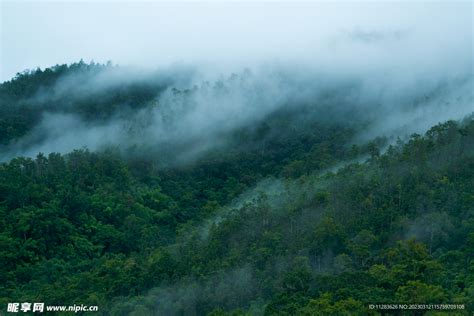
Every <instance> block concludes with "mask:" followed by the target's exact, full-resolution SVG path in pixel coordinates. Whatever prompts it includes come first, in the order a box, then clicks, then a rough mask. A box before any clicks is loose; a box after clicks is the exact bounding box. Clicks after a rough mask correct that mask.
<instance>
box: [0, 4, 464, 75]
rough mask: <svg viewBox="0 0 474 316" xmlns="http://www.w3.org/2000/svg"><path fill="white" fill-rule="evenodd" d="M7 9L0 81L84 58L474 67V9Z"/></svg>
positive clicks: (342, 6)
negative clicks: (383, 62)
mask: <svg viewBox="0 0 474 316" xmlns="http://www.w3.org/2000/svg"><path fill="white" fill-rule="evenodd" d="M0 1H2V4H1V49H0V53H1V63H0V81H4V80H8V79H10V78H11V77H12V76H14V75H15V73H16V72H19V71H23V70H24V69H27V68H28V69H34V68H36V67H38V66H39V67H42V68H44V67H47V66H51V65H54V64H57V63H71V62H74V61H78V60H79V59H81V58H83V59H84V60H85V61H86V62H88V61H90V60H95V61H96V62H105V61H107V60H112V61H113V62H114V63H119V64H132V65H139V66H162V65H169V64H171V63H175V62H178V63H185V64H196V63H197V64H206V65H213V66H215V67H217V68H219V67H224V68H225V67H230V68H232V67H240V66H242V65H247V64H252V63H255V62H262V61H265V62H268V61H288V60H289V61H298V62H302V63H305V62H308V61H309V62H311V61H314V60H318V61H319V62H321V63H341V64H345V63H347V64H350V65H351V66H361V67H366V66H370V65H371V64H373V65H379V64H380V63H379V62H380V61H381V60H386V59H387V58H388V59H390V60H392V64H391V65H392V67H398V65H399V64H397V63H396V62H393V60H395V61H397V60H399V61H403V64H404V65H405V66H407V67H410V65H411V64H412V63H413V64H418V63H427V64H426V65H427V66H428V67H430V63H432V64H433V65H436V64H439V63H440V62H439V61H440V58H441V59H444V60H446V59H449V60H451V61H452V63H454V64H456V63H457V62H459V60H463V61H464V62H465V61H466V60H467V59H470V60H471V61H472V52H473V46H472V45H473V44H472V42H473V24H472V23H473V5H472V1H464V2H454V1H449V2H448V1H445V2H439V1H438V2H428V1H422V2H415V3H414V2H407V1H398V2H378V3H377V2H361V1H346V2H338V1H331V2H329V1H326V2H323V1H319V2H299V3H295V2H279V3H274V2H269V1H264V2H259V3H250V2H225V3H223V2H219V3H218V2H216V1H214V2H198V1H192V2H176V1H174V2H162V1H141V2H131V1H129V2H124V1H121V2H117V1H98V2H97V1H95V2H92V1H90V2H88V1H81V2H77V1H75V2H73V1H52V2H44V1H28V2H27V1H22V0H15V1H9V0H0ZM381 44H382V45H381ZM469 56H471V57H469ZM458 66H459V67H466V64H465V63H464V64H462V65H458Z"/></svg>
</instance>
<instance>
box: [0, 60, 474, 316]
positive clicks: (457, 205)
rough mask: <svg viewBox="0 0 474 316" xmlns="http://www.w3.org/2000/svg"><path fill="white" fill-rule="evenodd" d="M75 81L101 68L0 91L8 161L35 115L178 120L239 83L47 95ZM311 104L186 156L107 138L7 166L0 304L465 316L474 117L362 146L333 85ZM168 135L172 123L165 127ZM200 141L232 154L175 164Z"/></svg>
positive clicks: (214, 153) (356, 117) (34, 76)
mask: <svg viewBox="0 0 474 316" xmlns="http://www.w3.org/2000/svg"><path fill="white" fill-rule="evenodd" d="M74 67H78V69H82V70H81V71H80V72H79V74H81V73H82V71H86V72H87V71H93V69H96V67H99V68H100V69H102V68H101V67H111V66H100V65H93V66H91V65H85V64H78V65H73V66H65V67H63V66H58V67H56V68H53V69H52V70H51V69H49V70H45V71H37V72H34V73H31V74H24V75H22V76H19V77H18V78H16V79H15V80H13V81H11V82H7V83H4V84H2V85H1V86H0V95H1V96H2V98H1V103H0V111H3V112H2V113H4V115H3V116H2V119H0V120H1V121H0V122H1V126H0V129H1V132H0V135H1V136H0V137H1V143H2V144H3V147H2V150H3V151H4V152H12V151H11V150H10V149H11V146H13V147H15V146H16V147H15V148H17V149H18V148H26V147H27V146H30V145H31V143H32V142H35V141H37V142H42V141H44V140H45V139H48V137H51V135H44V138H41V135H39V136H40V137H39V138H34V137H33V136H31V135H32V131H37V130H36V129H35V128H37V126H38V124H39V125H41V124H42V123H41V121H40V117H39V116H38V115H40V113H41V114H44V113H46V112H47V113H51V112H54V113H56V112H61V113H62V114H64V113H66V114H71V113H72V114H74V115H78V116H79V117H80V119H81V120H82V121H81V122H83V121H84V122H94V124H99V123H96V122H97V121H100V122H109V121H111V120H115V119H116V118H117V117H119V119H123V120H128V116H129V114H130V113H135V112H134V111H144V112H142V113H145V114H147V113H154V111H160V110H161V111H168V110H169V109H172V110H174V108H172V107H171V108H167V107H166V106H164V105H163V104H165V105H166V104H167V103H166V102H164V101H163V100H165V101H166V100H169V98H172V100H174V102H176V103H173V104H178V105H179V106H181V107H182V108H183V109H187V108H189V107H191V108H192V107H193V106H194V107H198V106H199V104H200V103H193V102H194V100H195V99H192V100H191V101H190V100H189V98H188V96H192V98H195V96H196V95H197V96H198V97H202V95H206V94H207V93H209V91H212V93H213V94H212V96H213V98H215V95H216V94H217V95H218V96H219V95H220V94H224V97H225V98H228V96H229V94H227V93H229V92H228V90H229V87H233V85H234V84H235V82H236V81H237V82H239V83H238V84H239V85H245V84H246V81H245V80H243V81H242V80H241V79H239V78H238V77H237V78H235V77H233V78H230V79H229V80H228V81H225V82H224V83H222V85H216V86H215V87H213V88H212V89H211V90H206V89H207V88H202V87H201V88H195V89H194V90H193V89H191V90H186V89H180V90H178V89H173V88H172V86H173V84H174V83H173V80H171V79H166V78H163V77H159V79H157V77H153V76H152V78H155V79H153V80H151V81H150V79H149V77H147V78H146V80H141V81H140V80H139V81H133V82H132V83H128V84H123V81H119V82H121V83H120V84H118V85H115V86H112V87H109V88H107V89H105V90H103V89H101V90H99V91H98V92H97V93H94V94H93V95H92V96H87V98H84V95H83V94H81V95H80V97H77V98H72V97H70V95H68V94H67V93H66V92H67V91H68V90H67V89H66V90H64V91H65V92H64V93H65V94H61V93H59V92H57V91H59V90H58V86H57V85H54V84H51V85H50V86H48V84H49V83H50V82H53V81H54V82H55V80H58V78H62V79H61V80H62V81H61V82H62V83H61V85H64V82H65V81H64V78H67V77H63V75H59V74H60V73H63V72H68V71H72V73H73V74H74V76H77V75H78V74H77V70H71V69H74ZM84 69H88V70H84ZM98 73H100V71H98ZM87 76H89V75H87ZM87 78H89V79H87V80H85V82H86V83H89V82H90V77H87ZM94 78H95V77H94ZM239 80H241V81H239ZM66 82H67V81H66ZM242 82H243V83H242ZM41 85H44V87H43V88H41V89H42V91H46V90H48V89H53V88H51V87H54V89H53V90H54V91H56V92H54V93H53V95H54V97H53V98H52V97H51V93H47V94H44V92H38V91H39V90H38V89H39V86H41ZM356 86H357V85H356ZM48 87H49V88H48ZM245 89H246V90H245V91H249V89H248V88H247V87H245ZM345 89H348V90H350V91H352V90H351V89H356V87H354V86H353V85H352V84H351V85H349V86H347V85H346V86H345ZM33 90H34V91H33ZM170 90H171V92H170ZM29 91H32V92H29ZM202 91H204V92H202ZM216 91H217V92H216ZM76 92H77V91H76ZM41 93H43V95H47V97H44V100H43V101H42V99H41V97H40V96H39V95H40V94H41ZM167 93H168V94H169V95H167ZM162 94H165V95H167V97H166V98H167V99H159V102H158V103H157V102H156V97H157V96H159V95H162ZM25 95H26V96H33V95H35V97H34V98H30V99H28V98H26V99H25V98H24V96H25ZM230 95H231V96H232V97H235V98H237V97H236V96H235V95H234V94H232V93H231V94H230ZM224 97H223V99H224ZM319 97H320V99H319V101H318V102H320V103H321V104H322V106H321V107H319V108H317V109H315V108H314V107H313V106H312V105H311V104H310V103H308V102H300V103H297V104H293V103H291V102H290V101H293V102H297V101H298V99H295V98H286V99H285V100H284V102H282V106H280V107H278V108H272V109H271V110H268V111H267V112H265V115H263V114H262V115H261V117H259V118H258V119H255V120H253V121H250V122H251V123H250V124H247V123H246V124H239V125H236V126H234V127H233V128H232V129H222V128H216V130H213V132H212V134H199V133H197V132H196V134H194V135H193V137H191V138H188V139H186V140H185V141H183V142H175V141H174V140H175V138H161V139H159V140H158V143H159V145H160V146H156V144H154V145H150V144H151V143H150V142H147V143H136V139H139V138H140V137H137V138H132V140H133V141H130V142H128V143H127V144H126V146H125V147H126V149H124V146H120V145H121V144H120V142H119V143H116V142H115V143H114V142H113V143H112V144H111V145H109V146H101V147H100V149H97V150H88V149H81V148H77V149H76V150H73V151H71V152H68V153H45V154H38V155H37V156H36V157H35V158H28V157H16V158H13V159H9V160H8V161H6V162H4V163H2V164H0V304H2V305H3V306H6V303H8V302H12V301H32V300H35V299H37V298H41V300H44V301H45V302H46V303H47V304H51V305H53V304H58V305H62V304H65V302H71V303H74V302H80V303H82V304H87V305H98V306H99V311H100V312H101V313H103V314H104V315H196V314H197V315H206V314H211V315H226V314H232V315H240V314H247V313H248V314H257V315H258V314H265V315H295V314H296V315H318V314H321V315H326V314H336V315H337V314H345V313H354V314H361V315H363V314H366V313H368V309H367V308H368V304H376V303H400V302H403V303H420V304H427V303H433V304H440V303H453V304H455V303H457V304H465V308H466V310H465V311H458V312H459V313H460V314H463V313H464V312H466V313H468V312H467V311H468V310H471V311H472V310H473V309H474V305H473V302H474V209H473V207H474V177H473V173H474V122H473V119H472V115H471V116H468V117H467V118H465V119H464V120H462V121H447V122H445V123H440V124H437V125H435V126H433V127H432V128H430V129H429V130H428V131H427V132H426V133H425V134H424V135H418V134H414V135H412V136H411V137H410V138H409V139H406V140H403V141H402V140H399V141H398V142H397V143H393V142H391V141H390V140H387V139H386V138H385V137H379V138H375V137H373V138H372V140H371V141H356V140H357V135H359V132H360V131H361V130H364V131H365V130H367V125H368V124H370V119H364V118H363V116H362V115H361V114H363V112H364V111H360V110H357V109H355V108H348V109H346V110H344V111H343V112H341V110H340V109H339V108H337V106H334V105H333V104H335V103H337V104H338V105H339V106H340V105H341V104H345V102H347V100H345V98H344V97H342V98H341V97H339V96H337V92H334V91H332V88H331V89H330V91H329V90H325V91H324V94H321V95H320V96H319ZM239 98H240V96H239ZM237 99H238V98H237ZM54 100H56V101H54ZM217 100H219V101H221V99H220V98H217ZM246 100H247V99H246ZM250 100H252V101H255V102H256V101H262V98H261V97H260V96H258V95H257V96H253V97H252V99H250ZM321 100H322V101H321ZM331 105H332V106H331ZM414 106H416V104H415V105H414ZM147 111H152V112H147ZM167 113H168V114H169V115H172V114H176V113H177V114H178V115H179V114H182V113H184V114H186V113H188V112H186V111H184V110H183V111H178V110H177V111H176V112H173V111H171V112H167ZM341 113H344V115H340V114H341ZM56 114H57V113H56ZM235 115H237V116H238V115H240V114H238V113H236V114H235ZM367 115H368V116H369V117H370V115H369V114H367ZM144 117H146V115H145V116H144ZM144 117H142V116H140V117H139V118H140V119H142V118H144ZM348 118H350V119H348ZM135 119H137V117H134V120H135ZM174 120H176V122H175V121H174ZM219 120H220V118H219ZM170 121H171V122H172V124H171V125H170V126H180V125H176V124H178V123H180V122H178V121H179V120H178V119H176V118H174V117H171V118H168V120H164V121H160V122H163V124H167V122H170ZM127 122H128V121H127ZM142 123H143V121H141V120H135V121H134V122H132V123H130V124H131V125H128V126H130V130H128V132H129V133H131V134H133V133H135V132H136V128H137V126H141V124H142ZM155 123H156V122H155ZM188 123H189V122H188ZM91 124H92V123H91ZM100 124H102V123H100ZM144 124H145V123H144ZM150 126H153V124H150ZM186 126H189V125H186ZM209 128H210V127H209ZM160 132H161V130H160ZM137 133H138V134H140V132H137ZM33 134H34V133H33ZM140 135H141V134H140ZM179 135H181V134H179V133H178V134H177V135H176V136H179ZM209 135H220V136H219V137H222V139H224V138H225V142H223V144H221V142H216V144H218V145H216V144H214V143H213V144H212V146H211V145H210V146H209V147H208V149H207V150H205V151H203V152H202V153H199V155H198V156H196V157H197V158H193V159H189V158H186V159H185V158H181V159H180V160H178V161H174V163H172V162H173V160H176V159H174V158H175V157H177V155H178V154H177V153H179V152H182V151H183V150H184V149H183V148H186V147H189V146H191V145H190V144H192V143H193V142H196V140H199V141H201V139H204V138H206V137H204V136H209ZM222 135H224V136H222ZM25 137H26V140H25ZM21 139H23V140H21ZM20 140H21V141H20ZM19 142H20V143H19ZM18 144H20V145H18ZM199 144H202V143H199ZM390 144H392V145H390ZM33 148H36V147H33ZM191 152H192V151H188V152H187V153H186V157H188V156H189V155H191ZM374 313H375V314H376V312H374Z"/></svg>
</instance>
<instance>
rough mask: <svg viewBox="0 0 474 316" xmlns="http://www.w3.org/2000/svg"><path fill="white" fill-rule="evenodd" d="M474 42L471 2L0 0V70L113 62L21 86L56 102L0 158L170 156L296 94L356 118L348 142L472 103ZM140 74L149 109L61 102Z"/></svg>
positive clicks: (197, 147)
mask: <svg viewBox="0 0 474 316" xmlns="http://www.w3.org/2000/svg"><path fill="white" fill-rule="evenodd" d="M33 9H34V10H35V12H34V14H33V13H32V12H33ZM59 12H61V14H60V15H58V13H59ZM20 16H21V19H20V18H19V17H20ZM66 20H67V22H66ZM20 22H21V23H20ZM57 25H61V28H55V26H57ZM472 43H473V32H472V3H470V2H455V3H451V2H449V3H448V2H422V3H416V4H414V3H406V2H400V3H388V2H382V3H379V4H375V3H356V2H354V3H351V2H349V3H342V2H335V3H328V2H317V3H298V4H290V3H271V2H265V3H259V4H251V3H213V2H210V3H198V2H196V3H189V4H183V3H178V4H171V3H164V2H144V3H140V4H138V5H133V6H132V5H131V4H128V3H121V4H119V3H115V2H112V3H111V2H99V3H97V4H93V3H89V2H86V3H60V2H53V3H43V2H23V1H20V2H10V1H6V2H4V3H3V4H2V46H1V51H2V59H1V65H2V67H1V69H2V79H3V80H8V79H10V78H11V77H12V75H13V73H14V72H16V71H21V70H22V69H24V68H31V69H34V68H35V67H37V66H42V67H46V66H51V65H54V64H56V63H60V62H74V61H77V60H79V59H80V58H84V60H86V61H88V60H92V59H94V60H99V61H101V60H102V61H105V60H108V59H112V60H113V61H114V62H116V63H118V64H119V65H120V66H118V67H109V68H105V69H104V70H103V71H100V72H98V73H90V74H89V73H87V74H83V75H69V76H65V77H63V78H59V80H58V81H57V82H56V83H55V84H54V85H53V86H52V87H47V88H45V89H40V90H38V91H37V92H36V93H35V94H34V95H33V96H32V97H28V98H27V100H26V101H25V102H33V103H41V104H48V103H58V102H59V103H60V106H61V107H62V108H61V107H60V108H59V109H58V108H55V109H54V110H48V111H43V112H42V113H41V118H40V120H39V123H38V124H37V125H36V126H35V127H34V128H33V130H31V131H30V132H29V133H28V134H27V135H25V136H23V137H22V138H20V139H17V140H15V141H14V142H12V143H10V144H9V145H8V146H4V147H2V148H0V159H1V160H8V159H10V158H12V157H15V156H19V155H26V156H35V155H36V154H37V153H38V152H43V153H49V152H62V153H65V152H69V151H71V150H73V149H75V148H82V147H87V148H89V149H91V150H98V149H101V148H103V147H105V146H112V147H119V148H120V149H121V150H122V151H124V152H127V151H128V149H129V148H132V147H136V146H139V147H140V148H155V150H156V151H158V152H160V150H161V149H160V148H174V151H173V153H174V154H173V155H175V157H174V158H173V160H174V161H175V162H179V161H189V160H192V159H194V158H196V157H199V154H201V153H203V152H205V151H207V150H210V149H212V148H215V147H218V146H225V145H229V142H228V135H229V134H230V133H232V132H233V131H235V130H237V129H240V128H245V127H247V126H251V125H252V124H253V123H257V122H261V121H262V120H264V119H265V118H266V117H267V116H268V115H270V114H272V113H274V112H275V111H278V110H279V109H281V108H283V107H293V108H294V109H295V110H296V111H297V109H298V107H300V106H306V107H307V106H309V107H311V108H313V109H314V111H312V112H311V113H312V116H313V119H316V120H321V121H325V120H334V119H336V120H342V121H347V122H353V121H360V122H362V123H363V124H364V125H363V126H364V128H363V129H361V130H360V132H359V134H358V135H357V137H356V138H355V139H354V141H355V142H357V141H365V140H368V139H371V138H373V137H377V136H387V137H388V138H390V137H392V138H393V137H397V136H401V137H404V136H407V135H409V134H411V133H414V132H423V131H424V130H426V129H427V128H429V127H430V126H432V125H433V124H436V123H438V122H440V121H445V120H448V119H461V118H463V117H465V116H466V115H468V114H470V113H471V112H472V111H473V109H474V106H473V104H474V103H473V99H474V97H473V89H472V88H473V46H472ZM28 47H34V49H28ZM13 67H15V68H13ZM144 82H145V83H146V82H154V83H162V86H163V87H164V89H162V90H157V91H156V95H155V97H154V98H153V100H152V101H149V102H148V104H147V106H145V107H141V108H139V109H135V110H130V109H128V108H127V109H128V110H126V111H125V110H119V111H115V112H114V113H113V115H111V116H109V117H107V118H105V119H100V120H93V119H92V120H91V119H90V118H89V119H85V118H84V117H83V116H81V115H78V114H77V113H74V111H69V110H68V106H71V105H70V104H69V103H70V102H69V101H70V100H80V99H81V98H86V97H91V96H94V95H96V94H97V95H101V94H104V93H107V91H108V89H113V87H114V86H119V85H134V84H142V83H144ZM72 104H74V102H72ZM129 108H132V109H134V107H133V104H131V105H130V107H129ZM296 124H297V122H296Z"/></svg>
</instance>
